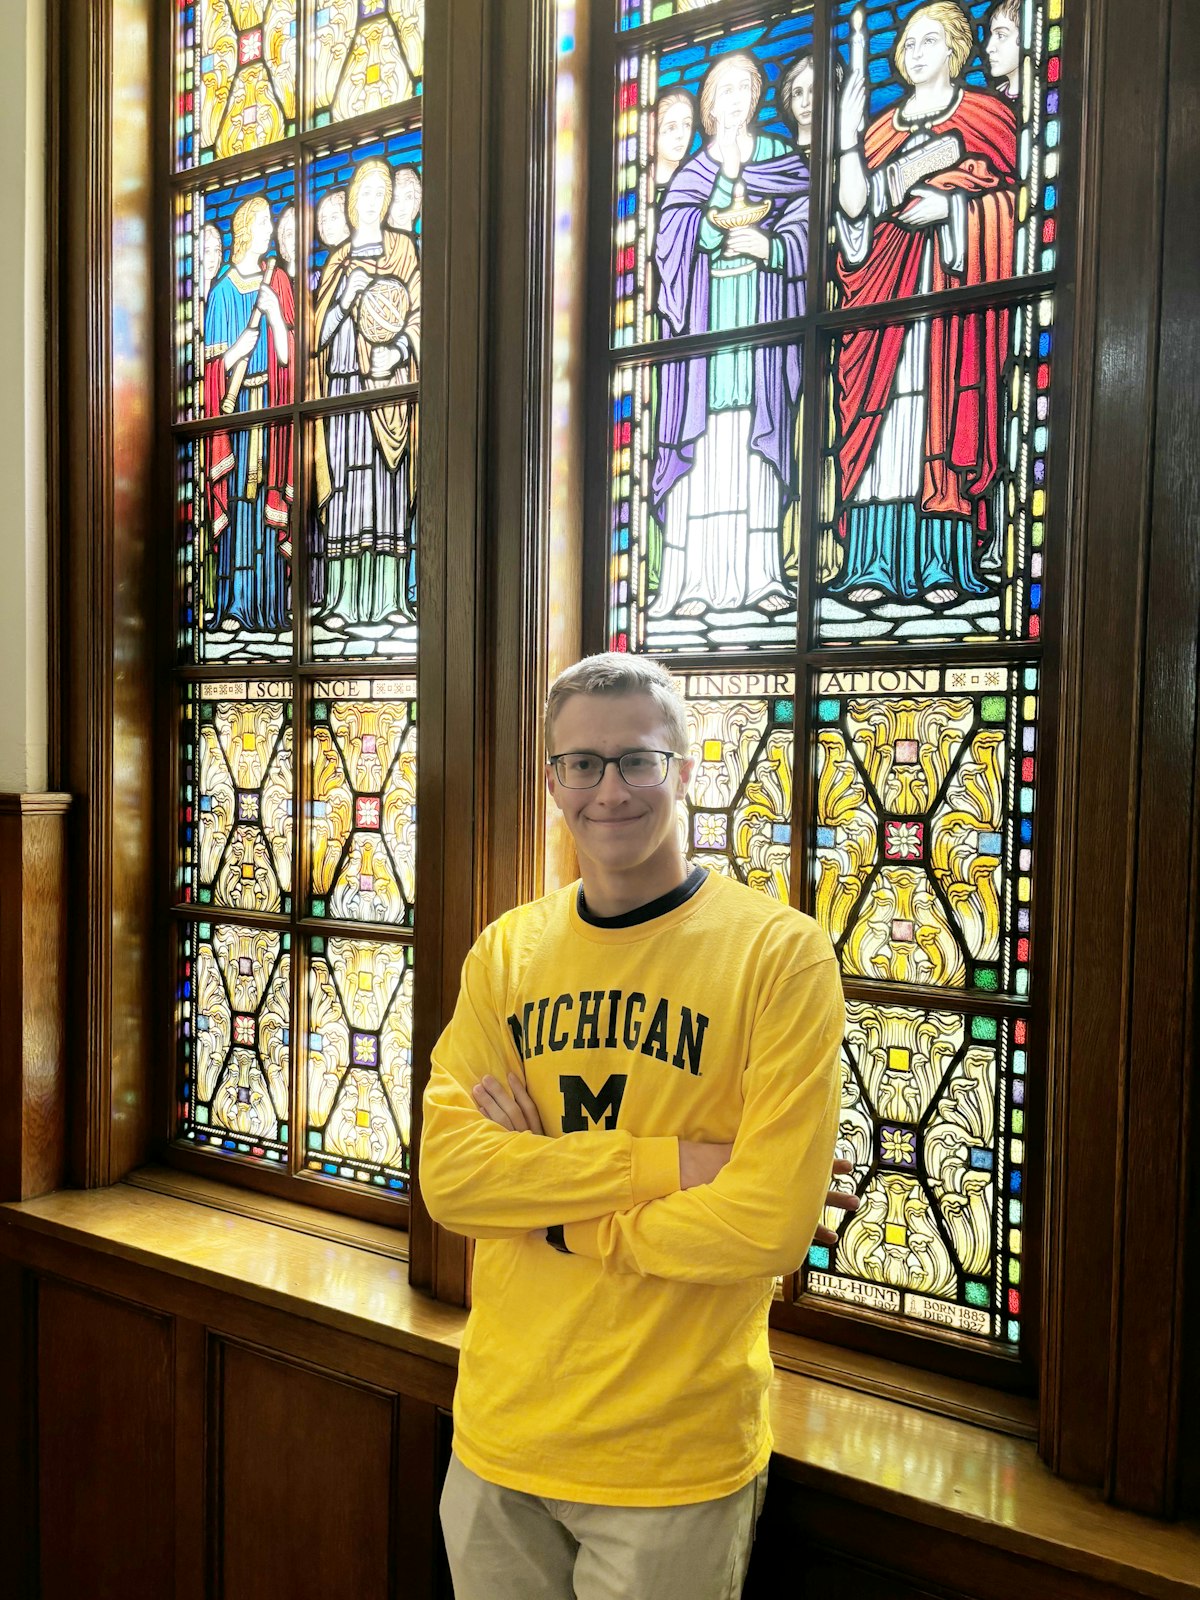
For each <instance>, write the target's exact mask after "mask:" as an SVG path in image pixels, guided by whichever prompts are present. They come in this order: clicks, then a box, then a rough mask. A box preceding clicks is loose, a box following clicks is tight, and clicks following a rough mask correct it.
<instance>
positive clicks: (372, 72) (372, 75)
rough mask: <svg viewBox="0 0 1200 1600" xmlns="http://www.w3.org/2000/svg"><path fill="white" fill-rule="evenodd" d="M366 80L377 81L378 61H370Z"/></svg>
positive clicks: (369, 81)
mask: <svg viewBox="0 0 1200 1600" xmlns="http://www.w3.org/2000/svg"><path fill="white" fill-rule="evenodd" d="M367 82H368V83H378V82H379V63H378V61H372V63H371V65H370V66H369V67H368V68H367Z"/></svg>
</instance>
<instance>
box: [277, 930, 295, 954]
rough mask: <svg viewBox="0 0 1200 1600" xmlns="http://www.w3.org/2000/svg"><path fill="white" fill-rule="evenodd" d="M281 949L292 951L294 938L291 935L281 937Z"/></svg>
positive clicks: (285, 934) (286, 934)
mask: <svg viewBox="0 0 1200 1600" xmlns="http://www.w3.org/2000/svg"><path fill="white" fill-rule="evenodd" d="M279 947H280V949H281V950H290V949H291V948H292V936H291V934H290V933H284V934H281V935H280V937H279Z"/></svg>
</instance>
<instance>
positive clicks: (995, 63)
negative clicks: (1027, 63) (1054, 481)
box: [987, 16, 1021, 78]
mask: <svg viewBox="0 0 1200 1600" xmlns="http://www.w3.org/2000/svg"><path fill="white" fill-rule="evenodd" d="M987 58H988V67H989V69H990V70H991V74H992V77H993V78H1010V77H1011V76H1012V75H1013V73H1014V72H1015V71H1016V70H1017V68H1018V67H1019V66H1020V64H1021V41H1020V39H1019V38H1018V37H1017V30H1016V28H1015V27H1014V25H1013V22H1012V18H1011V17H1002V16H995V17H993V18H992V21H991V25H990V27H989V28H988V38H987Z"/></svg>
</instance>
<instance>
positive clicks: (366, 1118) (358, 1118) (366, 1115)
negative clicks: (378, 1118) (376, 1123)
mask: <svg viewBox="0 0 1200 1600" xmlns="http://www.w3.org/2000/svg"><path fill="white" fill-rule="evenodd" d="M354 1120H355V1122H356V1123H357V1124H358V1126H359V1127H360V1128H369V1127H370V1126H371V1113H370V1112H369V1111H356V1112H355V1113H354Z"/></svg>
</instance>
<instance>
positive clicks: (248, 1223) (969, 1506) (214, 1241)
mask: <svg viewBox="0 0 1200 1600" xmlns="http://www.w3.org/2000/svg"><path fill="white" fill-rule="evenodd" d="M148 1183H154V1184H155V1185H156V1187H155V1188H153V1189H151V1188H148V1187H146V1186H145V1185H146V1184H148ZM162 1187H171V1188H172V1190H173V1192H171V1193H163V1192H161V1189H162ZM210 1191H217V1193H215V1194H214V1193H212V1192H210ZM264 1207H265V1208H266V1211H264ZM296 1210H301V1211H302V1210H303V1208H295V1207H291V1206H287V1205H285V1204H284V1203H282V1202H262V1201H261V1200H260V1198H259V1197H256V1196H248V1195H246V1194H245V1193H244V1192H241V1191H231V1190H229V1189H227V1188H226V1187H225V1186H224V1185H221V1184H215V1183H208V1182H206V1181H205V1180H196V1179H187V1180H181V1179H180V1178H179V1175H178V1174H168V1175H167V1176H166V1177H164V1178H162V1179H161V1180H160V1179H158V1178H157V1177H156V1176H155V1175H154V1174H153V1173H147V1174H141V1175H139V1176H138V1178H137V1179H136V1181H134V1182H125V1183H120V1184H117V1185H115V1186H114V1187H113V1188H111V1189H94V1190H89V1191H62V1192H60V1193H57V1194H52V1195H47V1196H44V1197H43V1198H41V1199H38V1200H29V1201H25V1202H23V1203H21V1204H14V1205H5V1206H0V1255H12V1256H15V1257H17V1258H18V1259H24V1260H27V1261H28V1262H29V1264H30V1265H32V1266H34V1267H35V1268H38V1267H41V1268H43V1269H45V1270H53V1265H52V1259H51V1257H52V1246H53V1244H54V1242H56V1241H59V1242H63V1243H67V1244H70V1245H73V1246H75V1247H77V1248H78V1247H86V1248H88V1249H91V1250H93V1251H99V1252H100V1253H102V1254H105V1255H110V1256H115V1257H117V1258H120V1259H122V1260H124V1261H127V1262H130V1263H134V1264H140V1265H142V1266H145V1267H148V1268H152V1269H155V1270H157V1271H160V1272H166V1273H169V1274H172V1275H173V1276H176V1277H180V1278H183V1279H185V1280H188V1281H190V1282H192V1283H195V1284H200V1285H206V1286H208V1287H210V1288H212V1289H215V1290H219V1291H220V1292H222V1293H224V1294H236V1295H240V1296H242V1297H243V1298H246V1299H249V1300H252V1301H256V1302H258V1303H259V1304H262V1305H267V1306H271V1307H274V1308H276V1309H278V1310H283V1311H287V1312H290V1313H292V1314H293V1315H296V1316H300V1317H303V1318H305V1319H306V1320H307V1321H309V1322H316V1323H321V1324H324V1325H326V1326H329V1327H331V1328H336V1329H339V1330H341V1331H343V1332H347V1333H352V1334H355V1335H357V1336H358V1337H360V1338H367V1339H371V1340H373V1341H375V1342H376V1343H378V1344H381V1345H387V1346H391V1347H393V1348H398V1349H402V1350H405V1351H407V1352H409V1353H411V1354H414V1355H419V1356H423V1357H425V1358H426V1359H430V1360H433V1361H436V1362H438V1363H439V1364H441V1365H443V1366H450V1367H452V1366H454V1365H455V1364H456V1363H457V1360H458V1350H459V1344H460V1341H461V1337H462V1330H463V1327H464V1324H465V1322H466V1313H465V1312H464V1311H461V1310H459V1309H457V1308H455V1307H451V1306H442V1305H439V1304H437V1302H435V1301H433V1300H430V1299H429V1298H428V1297H427V1296H425V1295H424V1294H421V1293H420V1292H419V1291H417V1290H414V1289H412V1288H410V1287H409V1284H408V1277H407V1266H406V1264H405V1262H404V1261H403V1260H400V1259H397V1256H396V1240H395V1236H394V1235H393V1234H391V1233H390V1232H389V1231H388V1230H386V1229H377V1228H373V1227H372V1225H370V1224H364V1223H353V1222H348V1221H347V1220H346V1219H344V1218H327V1217H322V1218H320V1220H319V1221H315V1220H314V1214H313V1213H308V1214H307V1215H306V1216H304V1217H303V1219H302V1221H301V1222H300V1223H297V1219H296V1218H295V1217H293V1216H292V1215H291V1213H292V1212H293V1211H296ZM266 1212H269V1215H267V1214H266ZM301 1226H302V1227H303V1228H304V1229H306V1230H313V1229H316V1228H320V1229H321V1230H322V1231H321V1232H320V1233H319V1234H318V1233H316V1232H313V1231H298V1227H301ZM331 1232H332V1233H335V1234H336V1235H338V1236H336V1237H332V1236H331ZM375 1235H379V1236H380V1237H379V1238H375V1237H374V1236H375ZM379 1246H383V1247H384V1249H385V1253H381V1252H380V1250H379V1248H377V1247H379ZM833 1371H834V1369H833V1368H832V1367H831V1368H829V1369H828V1372H829V1376H826V1377H824V1378H818V1377H815V1376H813V1375H811V1372H809V1373H801V1372H789V1371H782V1370H777V1372H776V1375H775V1380H774V1384H773V1387H772V1394H771V1403H772V1416H773V1422H774V1428H775V1457H774V1460H773V1463H772V1472H773V1475H774V1476H776V1477H777V1478H781V1479H783V1480H787V1481H790V1482H791V1483H793V1484H796V1485H798V1486H799V1487H800V1488H801V1489H802V1490H803V1489H807V1490H811V1491H812V1492H813V1493H814V1494H816V1495H824V1496H830V1497H834V1498H836V1499H837V1500H839V1501H842V1502H849V1503H853V1504H858V1505H862V1506H865V1507H869V1508H871V1509H873V1510H875V1511H879V1512H883V1513H886V1514H888V1515H890V1516H894V1517H898V1518H902V1519H904V1520H905V1521H906V1522H909V1523H915V1524H917V1525H920V1526H924V1527H928V1528H930V1529H936V1530H939V1531H941V1532H942V1533H947V1534H951V1535H953V1536H955V1537H957V1538H960V1539H965V1540H969V1541H972V1542H974V1543H976V1544H981V1545H985V1546H989V1547H992V1548H995V1549H999V1550H1003V1551H1006V1552H1010V1553H1011V1554H1013V1555H1016V1556H1020V1557H1023V1558H1025V1559H1027V1560H1031V1561H1035V1562H1038V1563H1041V1564H1043V1565H1044V1566H1048V1567H1050V1568H1052V1569H1057V1570H1059V1571H1062V1572H1064V1573H1073V1574H1079V1575H1080V1576H1082V1577H1087V1578H1091V1579H1095V1580H1097V1581H1099V1582H1102V1583H1104V1582H1106V1583H1110V1584H1113V1585H1116V1586H1118V1587H1120V1588H1124V1589H1126V1590H1127V1591H1129V1592H1131V1593H1133V1594H1140V1595H1148V1596H1155V1597H1162V1600H1197V1597H1200V1530H1198V1529H1197V1528H1195V1527H1194V1526H1191V1525H1188V1524H1175V1525H1171V1524H1164V1523H1158V1522H1152V1521H1150V1520H1148V1519H1146V1518H1143V1517H1139V1516H1136V1515H1134V1514H1133V1513H1131V1512H1124V1511H1117V1510H1114V1509H1113V1508H1112V1507H1111V1506H1106V1505H1105V1504H1103V1503H1102V1502H1101V1501H1100V1499H1099V1498H1098V1497H1097V1496H1096V1495H1094V1494H1092V1493H1090V1492H1089V1491H1087V1490H1084V1489H1080V1488H1077V1487H1075V1486H1074V1485H1072V1484H1068V1483H1064V1482H1062V1481H1061V1480H1060V1479H1057V1478H1055V1477H1053V1476H1052V1475H1051V1473H1050V1472H1049V1471H1048V1470H1047V1468H1046V1467H1045V1466H1044V1465H1043V1464H1042V1463H1041V1462H1040V1461H1039V1460H1038V1458H1037V1455H1036V1452H1035V1449H1034V1446H1033V1444H1032V1443H1031V1442H1030V1441H1029V1440H1027V1439H1021V1438H1016V1437H1013V1436H1012V1434H1011V1433H1005V1432H1001V1431H996V1430H995V1429H993V1428H989V1427H982V1426H978V1425H974V1424H973V1423H972V1422H970V1421H967V1420H963V1419H962V1418H961V1417H955V1416H945V1415H937V1414H935V1413H934V1412H933V1411H931V1410H928V1409H925V1408H924V1406H925V1404H926V1402H924V1401H922V1400H918V1402H917V1404H915V1405H910V1404H905V1403H902V1402H901V1401H900V1400H897V1399H895V1398H891V1397H890V1396H889V1394H886V1393H880V1392H875V1393H871V1392H866V1391H865V1390H863V1389H861V1388H848V1387H844V1386H843V1384H842V1383H839V1382H836V1381H830V1378H831V1377H832V1375H833ZM847 1381H853V1380H852V1379H851V1380H847ZM892 1392H893V1393H894V1392H895V1389H894V1388H893V1391H892Z"/></svg>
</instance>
